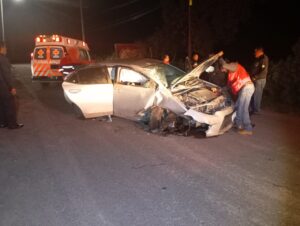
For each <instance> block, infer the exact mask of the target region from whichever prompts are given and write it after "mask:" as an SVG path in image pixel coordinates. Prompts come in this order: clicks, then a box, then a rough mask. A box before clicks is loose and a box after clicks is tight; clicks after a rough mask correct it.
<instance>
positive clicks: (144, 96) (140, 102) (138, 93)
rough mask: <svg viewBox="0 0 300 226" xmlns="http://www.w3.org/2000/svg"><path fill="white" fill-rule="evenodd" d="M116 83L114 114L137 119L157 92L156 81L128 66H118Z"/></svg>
mask: <svg viewBox="0 0 300 226" xmlns="http://www.w3.org/2000/svg"><path fill="white" fill-rule="evenodd" d="M116 75H117V76H116V81H115V85H114V115H116V116H120V117H124V118H128V119H133V120H136V119H138V118H139V116H138V113H139V112H140V111H141V110H143V109H144V108H145V106H146V105H147V103H148V101H149V100H150V99H151V97H153V95H154V94H155V88H156V83H155V82H154V81H152V80H150V79H149V78H147V77H146V76H145V75H143V74H142V73H140V72H138V71H135V70H133V69H132V68H128V67H118V68H117V70H116Z"/></svg>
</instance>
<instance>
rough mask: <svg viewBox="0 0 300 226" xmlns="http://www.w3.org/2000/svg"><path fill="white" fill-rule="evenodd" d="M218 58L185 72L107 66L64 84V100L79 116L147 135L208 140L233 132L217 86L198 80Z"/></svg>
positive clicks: (226, 100) (153, 63) (227, 104)
mask: <svg viewBox="0 0 300 226" xmlns="http://www.w3.org/2000/svg"><path fill="white" fill-rule="evenodd" d="M221 55H222V53H218V54H216V55H214V56H213V57H211V58H209V59H208V60H206V61H204V62H203V63H201V64H200V65H199V66H198V67H196V68H195V69H194V70H193V71H191V72H189V73H185V72H184V71H182V70H180V69H179V68H176V67H174V66H172V65H167V64H163V63H162V62H161V61H158V60H153V59H140V60H107V61H104V62H101V63H98V64H96V65H92V66H88V67H85V68H82V69H80V70H78V71H76V72H74V73H72V74H70V75H69V76H67V77H66V78H65V81H64V82H63V85H62V86H63V89H64V94H65V98H66V100H67V101H68V102H69V103H70V104H72V105H73V106H74V108H75V110H76V112H77V113H79V115H81V116H83V117H84V118H95V117H100V116H104V115H115V116H118V117H123V118H128V119H132V120H140V121H143V122H144V123H146V124H147V125H149V127H150V129H151V130H155V129H159V128H162V129H163V130H167V129H168V130H170V131H171V130H173V131H178V130H179V129H180V128H183V127H185V128H186V129H187V130H190V129H193V128H195V129H199V130H200V131H203V132H204V133H205V135H206V136H207V137H210V136H216V135H220V134H222V133H224V132H226V131H227V130H229V129H230V128H231V127H232V115H233V112H234V105H233V102H232V101H231V98H230V96H229V95H228V93H227V92H226V90H223V89H222V88H221V87H218V86H217V85H214V84H211V83H209V82H206V81H203V80H201V79H200V78H199V77H200V76H201V74H202V73H204V72H205V71H209V70H213V68H212V67H211V65H212V64H213V63H215V62H216V61H217V60H218V58H219V57H220V56H221Z"/></svg>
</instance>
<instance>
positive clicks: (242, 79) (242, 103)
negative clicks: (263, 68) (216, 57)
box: [220, 58, 254, 135]
mask: <svg viewBox="0 0 300 226" xmlns="http://www.w3.org/2000/svg"><path fill="white" fill-rule="evenodd" d="M220 62H221V65H222V71H223V72H227V73H228V78H227V85H228V87H229V88H230V89H231V92H232V94H233V95H235V96H237V101H236V118H235V127H236V128H237V129H238V133H239V134H242V135H252V130H253V128H252V124H251V120H250V115H249V104H250V101H251V97H252V95H253V93H254V85H253V83H252V81H251V78H250V75H249V74H248V73H247V71H246V70H245V68H244V67H243V66H242V65H240V64H239V63H233V62H232V63H226V62H225V61H224V60H223V59H222V58H221V59H220Z"/></svg>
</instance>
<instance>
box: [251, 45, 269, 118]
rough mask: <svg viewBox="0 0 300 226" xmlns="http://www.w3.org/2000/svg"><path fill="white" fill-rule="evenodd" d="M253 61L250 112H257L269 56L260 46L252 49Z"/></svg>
mask: <svg viewBox="0 0 300 226" xmlns="http://www.w3.org/2000/svg"><path fill="white" fill-rule="evenodd" d="M254 56H255V62H254V65H253V68H252V76H251V77H252V81H253V82H254V85H255V91H254V94H253V97H252V103H251V109H250V112H251V113H254V114H255V113H259V111H260V106H261V99H262V95H263V91H264V88H265V85H266V79H267V74H268V68H269V58H268V56H267V55H266V54H265V53H264V49H263V48H262V47H259V48H256V49H255V50H254Z"/></svg>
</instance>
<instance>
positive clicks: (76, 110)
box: [72, 104, 84, 120]
mask: <svg viewBox="0 0 300 226" xmlns="http://www.w3.org/2000/svg"><path fill="white" fill-rule="evenodd" d="M72 107H73V111H74V113H75V116H76V118H78V119H81V120H83V119H84V116H83V114H82V111H81V109H80V108H79V107H78V106H77V105H76V104H72Z"/></svg>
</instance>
